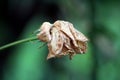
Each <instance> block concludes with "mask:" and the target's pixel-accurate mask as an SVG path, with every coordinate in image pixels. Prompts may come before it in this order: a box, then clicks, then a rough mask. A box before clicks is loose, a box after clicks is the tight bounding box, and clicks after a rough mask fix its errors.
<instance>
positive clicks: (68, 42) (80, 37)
mask: <svg viewBox="0 0 120 80" xmlns="http://www.w3.org/2000/svg"><path fill="white" fill-rule="evenodd" d="M37 36H38V38H39V39H40V40H41V41H43V42H47V43H48V44H47V45H48V49H49V54H48V56H47V59H50V58H53V57H61V56H64V55H69V57H70V59H72V56H73V55H75V54H78V53H85V52H86V48H87V41H88V39H87V38H86V37H85V36H84V34H82V33H81V32H79V31H78V30H77V29H75V28H74V26H73V25H72V24H71V23H70V22H67V21H60V20H58V21H56V22H54V24H50V23H49V22H44V23H43V24H42V26H41V28H40V33H39V34H37Z"/></svg>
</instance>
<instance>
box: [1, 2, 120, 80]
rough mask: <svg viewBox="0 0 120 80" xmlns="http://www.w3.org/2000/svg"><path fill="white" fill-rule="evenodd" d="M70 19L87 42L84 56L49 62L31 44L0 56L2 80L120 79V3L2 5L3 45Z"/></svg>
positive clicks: (43, 51) (37, 43) (41, 50)
mask: <svg viewBox="0 0 120 80" xmlns="http://www.w3.org/2000/svg"><path fill="white" fill-rule="evenodd" d="M56 20H66V21H69V22H71V23H73V24H74V26H75V28H77V29H78V30H79V31H81V32H82V33H84V34H85V35H86V36H87V37H88V38H89V42H88V49H87V52H86V54H82V55H75V56H74V57H73V59H72V60H69V58H68V56H65V57H62V58H55V59H50V60H46V56H47V54H48V49H47V46H43V47H42V48H39V47H40V46H41V45H42V43H41V42H40V41H31V42H28V43H23V44H20V45H17V46H14V47H10V48H8V49H5V50H3V51H0V80H120V62H119V61H120V54H119V52H120V33H119V32H120V0H0V46H2V45H5V44H7V43H10V42H13V41H16V40H19V39H24V38H27V37H32V36H35V34H33V33H34V31H36V30H37V29H38V28H39V27H40V25H41V24H42V23H43V22H45V21H48V22H51V23H53V22H54V21H56Z"/></svg>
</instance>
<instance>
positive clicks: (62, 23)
mask: <svg viewBox="0 0 120 80" xmlns="http://www.w3.org/2000/svg"><path fill="white" fill-rule="evenodd" d="M69 24H70V23H69V22H67V21H66V22H65V21H56V22H55V23H54V24H53V25H54V26H55V27H57V28H59V29H60V30H61V31H62V32H63V33H64V34H66V35H67V36H68V37H69V38H70V39H71V40H72V41H73V43H74V45H75V46H76V47H77V46H78V45H77V43H76V41H75V39H74V36H73V35H72V33H71V31H70V29H69Z"/></svg>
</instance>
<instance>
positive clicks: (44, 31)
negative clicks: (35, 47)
mask: <svg viewBox="0 0 120 80" xmlns="http://www.w3.org/2000/svg"><path fill="white" fill-rule="evenodd" d="M51 28H52V24H50V23H49V22H44V23H43V24H42V25H41V27H40V33H38V34H37V36H38V38H39V39H40V40H41V41H43V42H49V41H50V40H51V35H50V29H51Z"/></svg>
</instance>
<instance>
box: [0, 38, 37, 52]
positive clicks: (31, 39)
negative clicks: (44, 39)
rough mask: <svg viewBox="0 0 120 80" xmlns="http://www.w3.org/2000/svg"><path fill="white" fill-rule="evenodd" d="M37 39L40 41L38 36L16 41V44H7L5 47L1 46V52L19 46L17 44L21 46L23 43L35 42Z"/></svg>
mask: <svg viewBox="0 0 120 80" xmlns="http://www.w3.org/2000/svg"><path fill="white" fill-rule="evenodd" d="M37 39H38V38H37V36H35V37H31V38H26V39H22V40H18V41H15V42H12V43H9V44H6V45H4V46H1V47H0V51H1V50H4V49H6V48H9V47H11V46H15V45H17V44H21V43H25V42H29V41H34V40H37Z"/></svg>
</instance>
